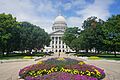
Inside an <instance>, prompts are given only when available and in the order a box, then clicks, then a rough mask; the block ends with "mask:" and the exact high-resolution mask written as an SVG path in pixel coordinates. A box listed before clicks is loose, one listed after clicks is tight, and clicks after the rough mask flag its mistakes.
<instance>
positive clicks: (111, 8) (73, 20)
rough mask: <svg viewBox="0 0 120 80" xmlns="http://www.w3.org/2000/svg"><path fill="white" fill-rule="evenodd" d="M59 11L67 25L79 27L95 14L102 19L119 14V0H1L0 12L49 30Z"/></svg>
mask: <svg viewBox="0 0 120 80" xmlns="http://www.w3.org/2000/svg"><path fill="white" fill-rule="evenodd" d="M59 12H60V13H61V15H62V16H64V17H65V19H66V21H67V24H68V26H78V27H80V28H81V25H82V23H83V21H84V20H85V19H86V18H88V17H90V16H96V17H98V18H101V19H103V20H107V19H108V17H110V16H112V15H116V14H120V0H1V1H0V13H10V14H12V15H13V16H14V17H16V18H17V20H18V21H28V22H31V23H32V24H35V25H38V26H40V27H41V28H44V29H45V31H47V32H49V33H50V32H51V28H52V24H53V22H54V19H55V18H56V16H58V14H59Z"/></svg>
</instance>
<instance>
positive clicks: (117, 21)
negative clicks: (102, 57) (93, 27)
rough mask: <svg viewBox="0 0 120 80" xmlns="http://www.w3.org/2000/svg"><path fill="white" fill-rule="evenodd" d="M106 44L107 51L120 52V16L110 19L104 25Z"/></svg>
mask: <svg viewBox="0 0 120 80" xmlns="http://www.w3.org/2000/svg"><path fill="white" fill-rule="evenodd" d="M103 31H104V35H105V37H104V43H105V44H106V45H108V46H107V48H106V49H107V51H114V54H115V57H116V51H120V50H119V48H120V15H116V16H112V17H110V18H109V19H108V20H107V21H106V22H105V24H104V25H103Z"/></svg>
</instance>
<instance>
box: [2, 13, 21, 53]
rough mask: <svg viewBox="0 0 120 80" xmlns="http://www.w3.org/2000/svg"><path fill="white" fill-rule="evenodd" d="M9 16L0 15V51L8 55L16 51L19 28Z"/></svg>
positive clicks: (14, 19) (13, 18)
mask: <svg viewBox="0 0 120 80" xmlns="http://www.w3.org/2000/svg"><path fill="white" fill-rule="evenodd" d="M18 24H19V23H18V22H17V21H16V18H15V17H12V15H11V14H4V13H3V14H0V51H2V53H4V52H5V51H6V52H7V53H9V52H10V51H13V50H16V49H18V44H19V28H20V27H19V26H18Z"/></svg>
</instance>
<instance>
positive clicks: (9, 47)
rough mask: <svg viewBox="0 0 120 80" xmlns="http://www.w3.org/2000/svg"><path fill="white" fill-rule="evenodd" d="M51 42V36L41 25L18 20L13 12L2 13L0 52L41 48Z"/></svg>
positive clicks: (0, 17)
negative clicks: (13, 15)
mask: <svg viewBox="0 0 120 80" xmlns="http://www.w3.org/2000/svg"><path fill="white" fill-rule="evenodd" d="M49 42H50V36H49V35H48V33H46V32H45V31H44V30H43V29H41V28H40V27H39V26H36V25H33V24H31V23H29V22H18V21H16V18H14V17H12V15H11V14H4V13H3V14H0V52H2V53H4V52H7V53H9V52H12V51H15V50H21V51H23V50H32V49H34V48H37V49H41V48H43V47H44V46H45V45H49Z"/></svg>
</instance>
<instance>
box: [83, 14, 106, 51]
mask: <svg viewBox="0 0 120 80" xmlns="http://www.w3.org/2000/svg"><path fill="white" fill-rule="evenodd" d="M103 24H104V21H103V20H101V19H98V18H97V17H94V16H92V17H89V18H88V19H87V20H85V21H84V23H83V26H82V27H83V28H84V31H83V34H84V41H85V42H86V43H85V45H86V47H85V48H86V51H87V52H88V49H89V50H91V49H93V48H94V49H95V53H96V51H98V53H99V51H100V50H102V46H103V32H102V25H103ZM85 45H84V46H85Z"/></svg>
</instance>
